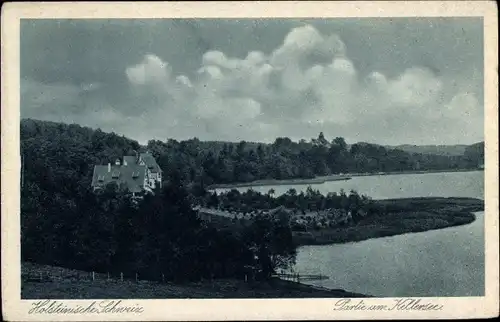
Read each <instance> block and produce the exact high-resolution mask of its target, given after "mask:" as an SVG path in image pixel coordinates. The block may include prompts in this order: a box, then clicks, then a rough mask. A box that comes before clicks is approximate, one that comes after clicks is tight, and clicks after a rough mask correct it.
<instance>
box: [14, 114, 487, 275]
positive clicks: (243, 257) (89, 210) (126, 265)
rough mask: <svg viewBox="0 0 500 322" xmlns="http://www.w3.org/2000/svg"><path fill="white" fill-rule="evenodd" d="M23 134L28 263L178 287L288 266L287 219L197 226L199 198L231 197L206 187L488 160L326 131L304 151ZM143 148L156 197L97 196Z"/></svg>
mask: <svg viewBox="0 0 500 322" xmlns="http://www.w3.org/2000/svg"><path fill="white" fill-rule="evenodd" d="M20 134H21V154H22V158H23V162H22V164H23V166H22V169H23V170H22V191H21V242H22V248H21V250H22V251H21V254H22V258H23V260H29V261H34V262H39V263H44V264H51V265H61V266H66V267H71V268H78V269H93V270H97V271H99V270H100V271H103V272H104V271H108V272H113V271H121V272H126V273H132V272H136V273H137V272H139V273H140V274H142V275H141V276H149V277H150V278H152V279H154V278H159V277H160V276H162V274H163V276H165V278H169V279H173V280H183V279H199V278H213V277H224V276H232V277H234V276H242V274H244V273H245V272H246V270H247V269H248V267H254V268H255V267H257V268H258V271H260V272H261V274H263V276H269V275H270V274H271V273H272V272H273V271H274V270H275V269H277V268H278V267H281V268H284V267H286V265H289V264H290V263H293V261H294V258H295V248H294V245H293V242H292V236H291V228H290V226H289V225H288V224H287V222H286V221H284V220H282V218H281V217H280V216H278V217H272V216H270V217H269V216H268V217H265V216H263V217H259V218H256V219H255V220H253V221H251V222H250V223H248V225H246V226H245V227H243V229H241V230H238V231H237V232H236V233H235V232H228V231H223V230H219V229H217V227H215V226H212V225H211V224H209V223H205V222H201V221H200V220H199V219H198V218H197V216H196V213H195V212H194V211H193V210H192V208H191V206H192V204H193V201H194V200H193V199H197V200H198V201H200V200H201V201H202V202H203V203H204V204H205V205H207V204H210V203H213V205H214V206H220V205H221V204H224V198H226V199H227V198H229V199H231V198H232V197H231V196H232V195H231V194H229V195H226V196H222V197H221V200H218V199H217V196H214V195H213V194H210V193H209V192H207V191H206V187H207V186H208V185H210V184H214V183H235V182H248V181H252V180H256V179H289V178H311V177H314V176H320V175H328V174H334V173H340V172H343V173H346V172H378V171H385V172H389V171H404V170H416V169H419V170H426V169H429V170H439V169H461V168H476V167H477V166H478V165H481V164H482V163H483V162H484V143H481V144H477V145H474V146H470V147H468V148H467V149H466V152H465V153H464V155H463V156H437V155H429V154H427V155H424V154H416V153H414V154H409V153H406V152H403V151H400V150H391V149H386V148H384V147H382V146H377V145H373V144H367V143H359V144H353V145H351V146H350V147H348V146H347V144H346V142H345V141H344V139H343V138H340V137H338V138H334V139H333V140H332V141H331V142H330V141H328V140H327V139H326V138H325V137H324V135H323V134H322V133H320V134H319V136H318V138H315V139H311V140H310V141H309V142H306V141H305V140H301V141H300V142H293V141H291V140H290V139H288V138H277V139H276V140H275V142H274V143H272V144H263V143H262V144H261V143H253V142H239V143H228V142H202V141H200V140H198V139H196V138H195V139H191V140H187V141H181V142H178V141H176V140H168V141H167V142H161V141H157V140H152V141H149V142H148V144H147V146H141V145H140V144H139V143H138V142H137V141H134V140H131V139H128V138H126V137H124V136H120V135H117V134H114V133H105V132H103V131H101V130H93V129H90V128H87V127H82V126H79V125H76V124H71V125H67V124H61V123H54V122H46V121H37V120H31V119H25V120H22V121H21V128H20ZM145 149H147V150H149V151H151V152H152V153H153V155H154V156H155V158H156V159H157V161H158V163H159V165H160V166H161V168H162V169H163V170H164V171H165V175H164V180H165V182H164V188H163V189H162V190H161V191H157V193H156V194H155V195H154V196H147V197H146V198H144V199H143V200H142V201H140V202H139V203H133V202H131V201H130V198H128V196H127V194H126V192H124V191H120V190H119V187H113V186H110V187H108V189H106V190H105V191H103V192H102V193H100V194H94V193H93V192H91V190H90V182H91V177H92V171H93V167H94V165H96V164H106V163H108V162H113V161H114V160H115V159H116V158H119V157H121V156H123V155H132V154H133V153H134V151H143V150H145ZM481 158H482V159H481ZM233 194H234V193H233ZM353 196H354V197H353ZM356 196H357V195H356V194H355V193H351V194H350V195H348V196H347V195H341V196H340V197H338V196H336V195H332V196H330V197H322V196H319V195H317V194H315V193H310V194H309V195H307V194H306V197H304V195H303V194H297V195H295V194H294V193H293V192H291V194H288V195H287V196H282V197H279V196H276V197H273V196H269V195H265V196H264V195H255V194H253V195H252V194H244V195H241V196H236V197H234V198H236V199H234V198H233V199H234V200H236V201H235V202H236V204H235V203H233V204H231V201H229V202H228V201H226V202H225V204H226V205H228V204H231V205H233V206H234V205H237V204H240V205H242V204H243V205H249V204H250V205H252V206H256V207H260V206H259V205H264V206H262V207H263V208H265V207H274V206H277V205H281V204H285V206H289V204H290V205H292V206H294V205H296V206H298V207H299V208H304V207H305V208H307V209H314V207H316V208H319V209H323V208H325V207H330V206H332V207H343V208H345V209H351V208H352V205H358V204H359V202H360V200H361V201H363V204H362V205H360V206H359V207H363V208H366V207H368V208H369V207H370V202H369V201H368V199H366V198H365V197H359V196H358V197H356ZM242 198H243V199H242ZM244 198H253V201H248V200H247V201H244ZM280 198H281V199H280ZM308 198H309V199H308ZM349 198H350V199H349ZM353 198H354V199H353ZM238 200H239V201H238ZM242 200H243V201H242ZM349 200H351V201H352V202H350V201H349ZM262 207H261V208H262ZM350 207H351V208H350ZM356 207H357V206H356ZM359 207H358V208H359Z"/></svg>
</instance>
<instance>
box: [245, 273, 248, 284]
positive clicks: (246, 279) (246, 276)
mask: <svg viewBox="0 0 500 322" xmlns="http://www.w3.org/2000/svg"><path fill="white" fill-rule="evenodd" d="M246 282H248V275H247V274H245V283H246Z"/></svg>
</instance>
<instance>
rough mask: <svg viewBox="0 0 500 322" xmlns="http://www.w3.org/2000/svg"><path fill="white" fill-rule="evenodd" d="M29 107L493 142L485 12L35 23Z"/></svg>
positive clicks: (143, 133) (157, 131)
mask: <svg viewBox="0 0 500 322" xmlns="http://www.w3.org/2000/svg"><path fill="white" fill-rule="evenodd" d="M20 50H21V52H20V55H21V61H20V62H21V65H20V73H21V107H20V109H21V117H22V118H34V119H41V120H50V121H56V122H64V123H77V124H80V125H84V126H90V127H92V128H100V129H102V130H103V131H107V132H111V131H113V132H115V133H119V134H123V135H125V136H127V137H130V138H132V139H135V140H138V141H139V142H141V143H145V142H147V141H148V140H150V139H158V140H167V139H170V138H173V139H177V140H184V139H189V138H193V137H197V138H199V139H200V140H222V141H240V140H245V141H253V142H273V141H274V140H275V138H276V137H289V138H291V139H293V140H295V141H296V140H299V139H306V140H309V139H311V138H313V137H317V136H318V134H319V132H324V135H325V137H326V138H327V139H329V140H331V139H333V138H335V137H338V136H341V137H344V138H345V139H346V141H347V142H348V143H355V142H360V141H362V142H371V143H378V144H387V145H397V144H417V145H420V144H471V143H475V142H478V141H482V140H484V125H483V122H484V121H483V120H484V106H483V101H484V90H483V23H482V19H481V18H471V17H468V18H342V19H340V18H333V19H265V20H262V19H148V20H123V19H119V20H118V19H117V20H107V19H93V20H54V19H51V20H23V21H22V22H21V45H20Z"/></svg>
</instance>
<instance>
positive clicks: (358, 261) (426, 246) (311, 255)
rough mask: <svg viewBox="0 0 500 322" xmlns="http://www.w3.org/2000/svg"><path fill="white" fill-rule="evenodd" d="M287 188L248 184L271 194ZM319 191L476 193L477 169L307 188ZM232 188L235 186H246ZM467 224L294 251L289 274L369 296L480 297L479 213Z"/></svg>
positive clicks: (480, 182)
mask: <svg viewBox="0 0 500 322" xmlns="http://www.w3.org/2000/svg"><path fill="white" fill-rule="evenodd" d="M291 187H293V188H295V189H297V191H301V190H305V189H306V188H307V185H294V186H267V187H255V188H253V189H254V190H257V191H261V192H267V191H268V190H269V189H271V188H272V189H274V190H275V191H276V193H277V194H281V193H284V192H286V191H287V190H288V189H290V188H291ZM313 188H315V189H318V190H320V191H321V192H322V193H327V192H330V191H340V189H344V190H346V191H349V190H350V189H354V190H356V191H358V192H360V193H362V194H366V195H368V196H371V197H372V198H374V199H384V198H404V197H473V198H484V172H482V171H476V172H461V173H429V174H410V175H387V176H371V177H356V178H353V179H352V180H349V181H337V182H327V183H324V184H319V185H313ZM246 189H247V188H245V189H240V190H246ZM476 215H477V219H476V221H474V222H473V223H471V224H468V225H464V226H458V227H450V228H446V229H441V230H434V231H428V232H422V233H414V234H406V235H400V236H393V237H387V238H378V239H372V240H367V241H362V242H359V243H351V244H344V245H323V246H304V247H301V248H299V250H298V255H297V264H296V266H295V271H297V272H300V273H303V274H322V275H327V276H329V277H330V279H328V280H322V281H311V282H308V283H311V284H315V285H321V286H324V287H330V288H342V289H345V290H348V291H353V292H359V293H364V294H370V295H374V296H380V297H384V296H388V297H401V296H420V297H423V296H482V295H484V213H483V212H479V213H477V214H476Z"/></svg>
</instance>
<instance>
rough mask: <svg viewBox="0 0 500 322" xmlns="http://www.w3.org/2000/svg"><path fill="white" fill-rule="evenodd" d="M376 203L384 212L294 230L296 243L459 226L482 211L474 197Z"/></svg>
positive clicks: (349, 240)
mask: <svg viewBox="0 0 500 322" xmlns="http://www.w3.org/2000/svg"><path fill="white" fill-rule="evenodd" d="M377 202H379V203H381V204H383V205H384V206H385V207H387V209H388V211H387V212H386V213H385V214H378V215H373V216H369V217H366V218H363V219H361V220H360V221H359V222H357V223H353V224H350V225H347V226H342V227H335V228H327V229H322V230H319V231H312V232H306V233H302V232H294V240H295V242H296V245H297V246H298V247H299V246H310V245H331V244H347V243H354V242H360V241H364V240H369V239H375V238H383V237H391V236H398V235H404V234H409V233H419V232H425V231H430V230H439V229H444V228H449V227H454V226H462V225H467V224H470V223H472V222H474V221H475V220H476V215H475V214H474V212H477V211H484V200H481V199H474V198H433V197H431V198H404V199H385V200H377Z"/></svg>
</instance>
